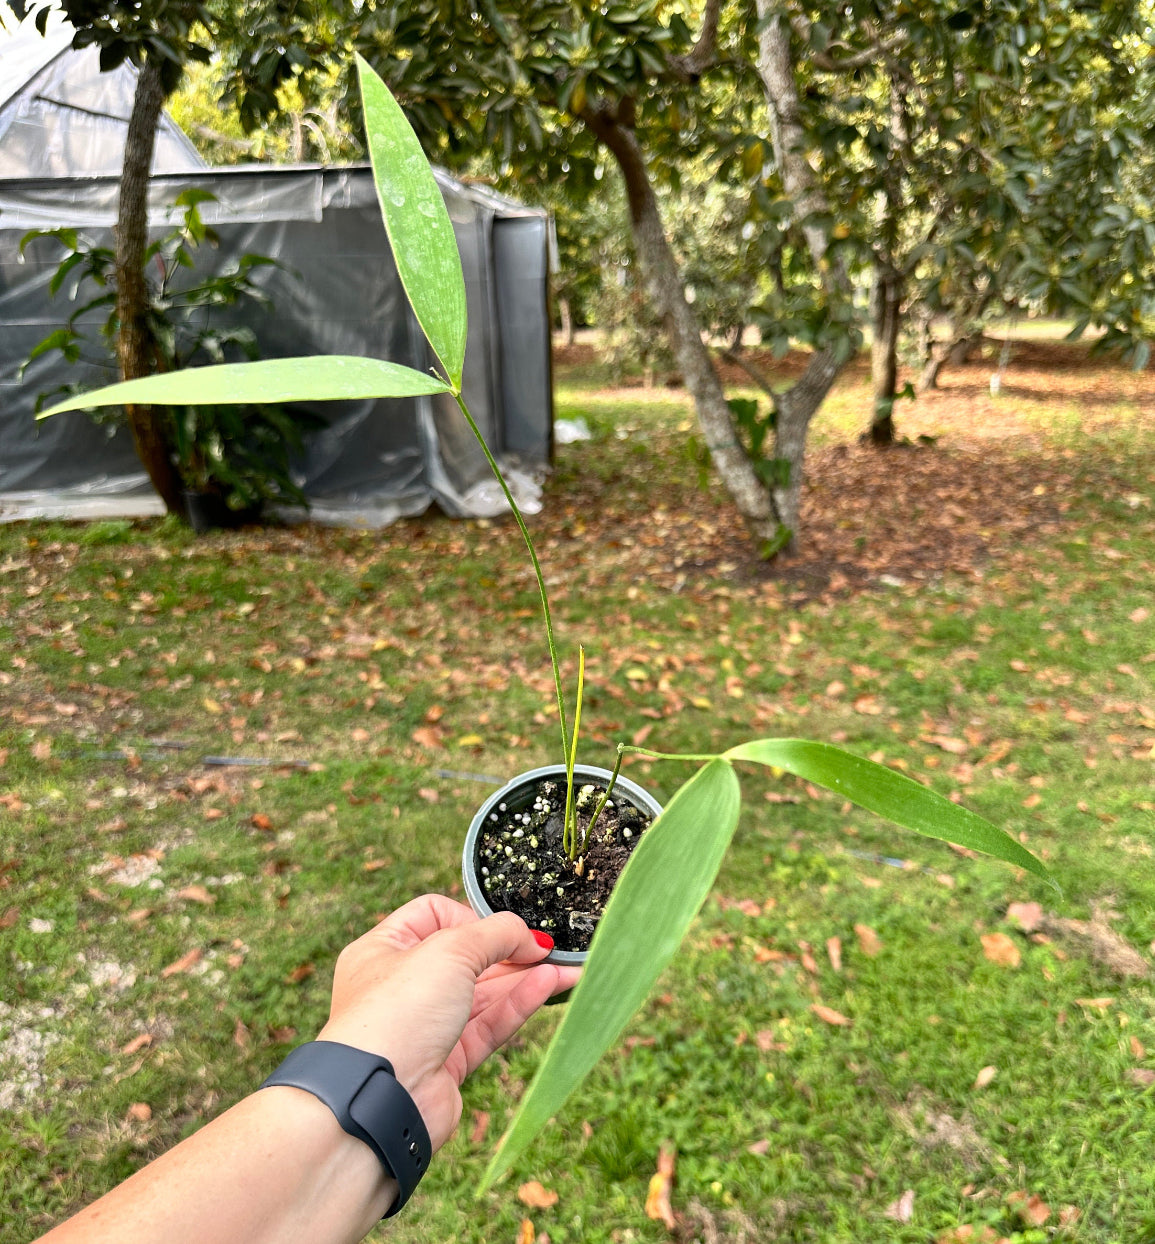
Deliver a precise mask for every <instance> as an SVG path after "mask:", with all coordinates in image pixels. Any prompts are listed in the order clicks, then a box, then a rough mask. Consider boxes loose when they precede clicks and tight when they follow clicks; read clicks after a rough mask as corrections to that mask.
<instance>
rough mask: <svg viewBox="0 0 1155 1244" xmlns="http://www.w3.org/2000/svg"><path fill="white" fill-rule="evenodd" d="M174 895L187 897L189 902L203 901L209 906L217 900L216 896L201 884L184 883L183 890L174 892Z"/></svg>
mask: <svg viewBox="0 0 1155 1244" xmlns="http://www.w3.org/2000/svg"><path fill="white" fill-rule="evenodd" d="M176 896H177V898H183V899H188V901H189V902H190V903H203V904H204V906H206V907H211V906H212V905H213V903H215V902H216V901H217V900H216V897H215V896H214V895H212V894H210V893H209V892H208V890H206V889H205V888H204V886H203V885H186V886H185V888H184V889H183V890H178V891H177V892H176Z"/></svg>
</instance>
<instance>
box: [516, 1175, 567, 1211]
mask: <svg viewBox="0 0 1155 1244" xmlns="http://www.w3.org/2000/svg"><path fill="white" fill-rule="evenodd" d="M517 1199H518V1200H519V1201H520V1202H521V1203H522V1205H528V1206H529V1208H530V1209H550V1208H551V1207H552V1206H554V1205H556V1204H557V1193H556V1192H554V1190H553V1189H552V1188H546V1187H545V1186H544V1185H542V1184H540V1183H538V1181H537V1180H536V1179H531V1180H529V1182H528V1183H524V1184H522V1185H521V1187H520V1188H518V1190H517Z"/></svg>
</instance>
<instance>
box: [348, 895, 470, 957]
mask: <svg viewBox="0 0 1155 1244" xmlns="http://www.w3.org/2000/svg"><path fill="white" fill-rule="evenodd" d="M476 923H477V916H476V915H475V914H474V912H473V909H472V908H470V907H467V906H466V905H465V904H464V903H458V902H455V901H454V900H453V899H451V898H446V896H445V895H444V894H423V895H421V897H420V898H415V899H410V901H409V902H408V903H406V904H405V905H404V906H402V907H398V908H397V910H396V911H394V912H392V913H391V914H390V915H388V916H386V917H385V919H384V920H382V921H381V923H380V924H379V925H377V927H376V928H375V929H373V930H372V932H374V933H377V932H380V933H382V934H385V935H386V936H388V938H389V940H390V941H391V942H393V944H394V945H396V946H397V947H399V948H401V949H405V948H408V947H410V946H416V945H418V944H419V943H420V942H423V941H424V940H425V939H426V938H427V937H430V936H432V935H433V934H434V933H437V932H439V931H440V930H442V929H456V928H460V927H461V926H462V925H467V924H476Z"/></svg>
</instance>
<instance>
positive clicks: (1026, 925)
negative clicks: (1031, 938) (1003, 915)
mask: <svg viewBox="0 0 1155 1244" xmlns="http://www.w3.org/2000/svg"><path fill="white" fill-rule="evenodd" d="M1007 919H1008V920H1011V921H1013V922H1014V923H1015V924H1017V925H1018V926H1019V928H1020V929H1022V931H1023V932H1024V933H1033V932H1034V931H1035V930H1036V929H1037V928H1038V927H1039V925H1040V924H1042V923H1043V909H1042V907H1041V906H1040V905H1039V904H1038V903H1011V904H1009V905H1008V907H1007Z"/></svg>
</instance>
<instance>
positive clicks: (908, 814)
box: [725, 739, 1059, 890]
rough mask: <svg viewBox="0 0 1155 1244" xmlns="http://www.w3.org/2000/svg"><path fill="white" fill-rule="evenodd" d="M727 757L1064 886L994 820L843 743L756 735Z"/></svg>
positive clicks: (1056, 887) (728, 753) (733, 749)
mask: <svg viewBox="0 0 1155 1244" xmlns="http://www.w3.org/2000/svg"><path fill="white" fill-rule="evenodd" d="M725 755H726V758H727V759H728V760H751V761H754V762H755V763H756V764H760V765H770V766H771V767H773V768H775V769H785V770H786V772H787V773H793V774H794V775H795V776H796V777H800V778H802V779H803V780H804V781H807V782H816V783H817V784H818V785H819V786H825V787H826V788H827V789H828V790H832V791H835V792H837V793H838V794H839V795H842V796H844V797H845V798H846V799H849V800H850V801H851V803H856V804H858V805H859V806H860V807H863V808H867V809H869V811H871V812H877V813H878V815H879V816H885V817H887V818H888V819H889V820H892V821H895V822H896V823H897V824H899V825H903V826H905V827H906V828H907V829H913V830H914V831H915V832H916V833H920V834H924V835H925V836H926V837H928V838H940V839H942V840H943V841H944V842H953V843H956V844H957V845H958V846H960V847H970V848H971V849H972V850H974V851H984V852H985V853H986V854H987V855H993V856H995V858H996V859H1000V860H1005V861H1006V862H1007V863H1008V864H1014V865H1016V866H1017V867H1019V868H1025V869H1026V870H1027V871H1028V872H1032V873H1034V874H1035V875H1036V876H1038V877H1042V878H1043V880H1044V881H1047V882H1049V883H1050V884H1051V885H1053V886H1054V887H1055V889H1056V890H1057V889H1058V888H1059V887H1058V885H1057V884H1056V883H1055V880H1054V878H1053V877H1052V876H1051V874H1050V873H1049V872H1048V871H1047V869H1046V868H1045V867H1044V866H1043V865H1042V864H1041V863H1039V861H1038V860H1037V859H1035V857H1034V856H1033V855H1032V854H1031V853H1030V851H1028V850H1027V849H1026V848H1025V847H1022V846H1020V845H1019V844H1018V843H1017V842H1016V841H1015V840H1014V839H1013V838H1012V837H1011V836H1010V835H1009V834H1007V833H1004V832H1003V831H1002V830H1001V829H999V828H998V827H997V826H995V825H992V824H991V823H990V821H986V820H984V819H983V818H982V817H981V816H979V815H978V814H977V813H974V812H970V811H968V810H967V809H966V808H963V807H960V806H959V805H958V804H956V803H951V801H950V800H949V799H944V798H943V797H942V796H941V795H936V794H935V792H934V791H932V790H927V788H926V787H925V786H920V785H919V784H918V783H917V782H915V781H914V780H913V779H911V778H908V777H905V776H904V775H903V774H901V773H895V771H894V770H893V769H888V768H887V767H886V766H885V765H878V764H875V763H874V762H873V761H870V760H863V758H862V757H861V756H855V755H854V754H853V753H852V752H845V751H843V750H842V748H840V747H833V746H832V745H831V744H829V743H813V742H811V741H810V740H808V739H756V740H754V741H753V742H750V743H742V744H741V745H740V746H738V747H732V748H730V750H729V751H728V752H726V753H725Z"/></svg>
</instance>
